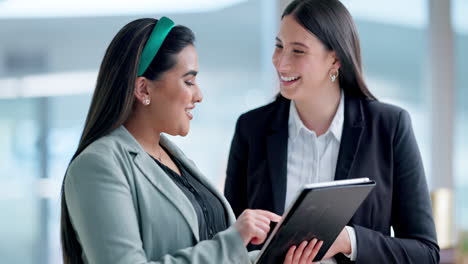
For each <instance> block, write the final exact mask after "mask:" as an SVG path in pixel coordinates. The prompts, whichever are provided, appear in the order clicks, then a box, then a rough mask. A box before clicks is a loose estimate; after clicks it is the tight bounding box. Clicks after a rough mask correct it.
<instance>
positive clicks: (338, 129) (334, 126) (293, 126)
mask: <svg viewBox="0 0 468 264" xmlns="http://www.w3.org/2000/svg"><path fill="white" fill-rule="evenodd" d="M343 123H344V93H343V91H341V92H340V104H339V105H338V109H337V111H336V113H335V116H334V117H333V120H332V122H331V124H330V127H329V128H328V130H327V132H325V134H327V133H329V132H331V134H332V135H333V136H334V137H335V139H336V140H338V142H341V135H342V133H343ZM288 127H289V137H290V138H291V139H292V140H293V141H294V140H295V139H296V137H297V136H298V135H299V133H300V132H301V129H304V130H305V131H310V130H309V129H308V128H307V127H306V126H305V125H304V123H303V122H302V120H301V118H300V117H299V113H298V112H297V109H296V104H295V103H294V101H293V100H291V105H290V106H289V120H288Z"/></svg>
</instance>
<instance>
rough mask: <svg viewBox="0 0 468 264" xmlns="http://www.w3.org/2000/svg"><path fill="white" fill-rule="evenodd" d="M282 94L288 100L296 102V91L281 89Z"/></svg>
mask: <svg viewBox="0 0 468 264" xmlns="http://www.w3.org/2000/svg"><path fill="white" fill-rule="evenodd" d="M280 94H281V95H282V96H283V97H284V98H286V99H289V100H294V98H295V97H296V96H295V95H296V89H290V88H283V87H280Z"/></svg>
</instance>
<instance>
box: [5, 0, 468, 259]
mask: <svg viewBox="0 0 468 264" xmlns="http://www.w3.org/2000/svg"><path fill="white" fill-rule="evenodd" d="M287 2H289V1H287V0H197V1H189V0H158V1H150V0H139V1H137V0H133V1H129V0H128V1H127V0H119V1H111V0H99V1H90V0H81V1H76V0H73V1H72V0H68V1H58V0H42V1H32V0H0V263H15V264H46V263H51V264H57V263H62V261H61V253H60V240H59V226H60V210H59V209H60V187H61V182H62V178H63V175H64V172H65V170H66V167H67V165H68V162H69V160H70V158H71V156H72V154H73V152H74V151H75V149H76V147H77V144H78V140H79V137H80V133H81V130H82V128H83V124H84V120H85V117H86V114H87V109H88V106H89V103H90V99H91V95H92V91H93V89H94V84H95V80H96V75H97V71H98V68H99V65H100V62H101V59H102V57H103V55H104V52H105V48H106V47H107V45H108V44H109V43H110V41H111V39H112V37H113V36H114V35H115V34H116V33H117V31H118V30H119V29H120V28H121V27H122V26H123V25H125V24H126V23H128V22H129V21H131V20H133V19H135V18H139V17H156V18H159V17H160V16H162V15H167V16H170V17H171V18H173V20H174V21H176V23H178V24H183V25H186V26H188V27H190V28H191V29H193V30H194V32H195V34H196V37H197V42H196V46H197V50H198V52H199V61H200V74H199V79H198V82H199V84H200V86H201V89H202V91H203V93H204V102H203V103H202V104H200V105H199V106H198V107H197V109H196V110H195V112H194V115H195V118H194V120H193V121H192V128H191V132H190V134H189V136H187V137H185V138H180V137H176V138H174V140H175V141H176V142H177V143H178V144H179V145H180V146H181V148H182V149H183V150H184V151H185V152H186V153H187V154H188V156H190V157H191V158H193V160H194V161H195V162H196V163H197V165H198V166H199V167H200V169H201V170H202V171H203V172H204V173H205V174H206V176H207V177H209V178H210V179H211V180H212V181H213V182H215V184H216V185H217V186H219V188H220V189H222V186H223V181H224V177H225V174H224V173H225V168H226V161H227V156H228V151H229V146H230V140H231V137H232V135H233V131H234V125H235V121H236V119H237V117H238V116H239V115H240V114H241V113H243V112H245V111H247V110H249V109H252V108H254V107H257V106H260V105H263V104H265V103H268V102H270V101H271V100H272V98H273V96H274V94H275V92H276V87H277V82H276V75H275V72H274V69H273V66H272V64H271V55H272V52H273V48H274V44H275V42H274V37H275V35H276V32H277V28H278V23H279V18H280V13H281V10H282V8H283V7H284V5H285V4H286V3H287ZM343 2H344V3H345V5H346V6H347V7H348V8H349V10H350V12H351V13H352V15H353V16H354V18H355V21H356V23H357V27H358V31H359V34H360V39H361V45H362V54H363V61H364V71H365V76H366V79H367V82H368V84H369V87H370V89H371V91H372V92H373V93H374V94H375V95H377V97H378V98H379V99H380V100H381V101H384V102H389V103H393V104H396V105H399V106H402V107H404V108H405V109H407V110H408V111H409V112H410V114H411V116H412V121H413V126H414V130H415V133H416V137H417V140H418V143H419V147H420V150H421V153H422V157H423V161H424V165H425V169H426V175H427V179H428V183H429V188H430V190H431V191H436V190H439V189H440V188H449V190H451V193H452V194H453V203H452V206H453V210H452V212H453V219H451V220H449V222H450V224H449V225H450V227H451V228H452V230H451V231H450V232H453V234H452V236H451V239H453V241H455V242H453V243H452V245H451V246H456V245H457V244H461V243H457V242H456V241H459V239H460V237H462V235H461V234H462V232H464V231H465V232H466V231H468V205H467V204H468V137H467V136H466V135H467V134H468V106H467V101H468V85H467V84H468V15H467V14H468V1H467V0H394V1H383V0H382V1H375V0H343ZM363 176H366V175H363ZM443 205H444V204H443ZM445 205H448V204H445ZM443 210H444V209H442V211H443ZM466 247H468V245H467V246H466ZM459 248H462V247H461V246H459ZM465 250H468V249H465Z"/></svg>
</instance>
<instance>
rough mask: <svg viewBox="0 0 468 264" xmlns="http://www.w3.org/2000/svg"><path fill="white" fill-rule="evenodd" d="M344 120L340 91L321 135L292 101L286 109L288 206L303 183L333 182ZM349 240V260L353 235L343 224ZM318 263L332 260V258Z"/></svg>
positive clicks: (353, 255)
mask: <svg viewBox="0 0 468 264" xmlns="http://www.w3.org/2000/svg"><path fill="white" fill-rule="evenodd" d="M343 122H344V94H343V92H341V98H340V104H339V106H338V109H337V111H336V113H335V116H334V117H333V120H332V122H331V124H330V127H329V128H328V130H327V131H326V132H325V133H324V134H323V135H321V136H319V137H317V134H316V133H315V132H314V131H312V130H310V129H308V128H307V127H306V126H305V125H304V123H303V122H302V120H301V118H300V117H299V114H298V112H297V109H296V105H295V104H294V101H291V106H290V108H289V121H288V126H289V136H288V161H287V162H288V163H287V174H288V175H287V187H286V203H285V208H288V206H289V205H290V203H291V202H292V200H293V199H294V197H295V196H296V194H297V192H298V191H300V190H301V189H302V187H303V186H304V185H305V184H309V183H317V182H326V181H333V180H334V179H335V170H336V163H337V161H338V152H339V149H340V142H341V134H342V133H343ZM346 229H347V231H348V234H349V237H350V240H351V248H352V250H351V254H350V255H349V256H348V255H347V256H348V257H349V258H350V259H351V260H355V259H356V234H355V231H354V228H352V227H349V226H347V227H346ZM320 263H336V261H335V259H334V258H332V259H329V260H325V261H321V262H320Z"/></svg>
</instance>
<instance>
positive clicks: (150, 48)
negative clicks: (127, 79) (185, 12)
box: [138, 17, 174, 76]
mask: <svg viewBox="0 0 468 264" xmlns="http://www.w3.org/2000/svg"><path fill="white" fill-rule="evenodd" d="M173 27H174V22H173V21H172V20H170V19H169V18H167V17H161V19H159V21H158V22H157V23H156V25H155V26H154V28H153V31H152V32H151V35H150V37H149V38H148V41H147V42H146V45H145V47H144V48H143V51H142V52H141V58H140V64H139V66H138V76H142V75H143V74H144V73H145V71H146V69H148V67H149V65H150V64H151V61H153V59H154V57H155V56H156V54H157V53H158V50H159V48H161V45H162V43H163V42H164V39H166V37H167V35H168V34H169V32H170V31H171V29H172V28H173Z"/></svg>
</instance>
